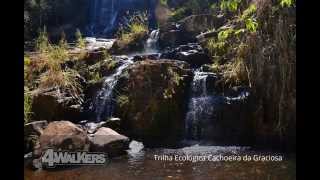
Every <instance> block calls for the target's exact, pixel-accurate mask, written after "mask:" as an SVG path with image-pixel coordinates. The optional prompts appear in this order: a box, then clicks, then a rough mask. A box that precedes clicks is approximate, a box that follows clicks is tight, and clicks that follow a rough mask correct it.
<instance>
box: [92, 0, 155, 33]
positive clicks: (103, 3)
mask: <svg viewBox="0 0 320 180" xmlns="http://www.w3.org/2000/svg"><path fill="white" fill-rule="evenodd" d="M156 4H157V1H156V0H148V1H142V0H91V3H90V12H89V15H90V18H89V19H90V22H89V24H88V26H87V33H88V35H89V36H94V37H97V36H101V37H111V35H112V34H113V33H114V32H115V31H116V29H117V28H118V27H119V24H121V19H122V18H124V17H126V16H127V15H128V13H129V12H134V11H145V10H147V11H148V12H151V13H152V17H154V9H155V6H156ZM154 21H155V19H150V24H155V22H154Z"/></svg>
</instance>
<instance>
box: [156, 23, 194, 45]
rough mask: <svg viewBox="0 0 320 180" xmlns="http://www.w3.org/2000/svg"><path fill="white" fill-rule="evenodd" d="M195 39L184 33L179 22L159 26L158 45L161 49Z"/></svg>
mask: <svg viewBox="0 0 320 180" xmlns="http://www.w3.org/2000/svg"><path fill="white" fill-rule="evenodd" d="M195 41H196V38H194V37H192V36H189V35H188V34H187V33H184V32H183V30H182V29H181V26H180V25H179V24H176V23H172V24H168V25H166V26H163V27H161V28H160V36H159V46H160V48H162V49H164V48H166V47H175V46H178V45H182V44H186V43H188V42H195Z"/></svg>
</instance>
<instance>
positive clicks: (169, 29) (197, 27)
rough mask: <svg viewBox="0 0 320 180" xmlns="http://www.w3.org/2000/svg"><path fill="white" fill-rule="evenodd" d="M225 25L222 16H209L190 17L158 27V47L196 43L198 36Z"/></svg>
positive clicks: (224, 19)
mask: <svg viewBox="0 0 320 180" xmlns="http://www.w3.org/2000/svg"><path fill="white" fill-rule="evenodd" d="M225 23H226V18H225V17H224V16H222V15H218V16H214V15H211V14H200V15H191V16H188V17H186V18H184V19H182V20H180V21H179V22H177V23H172V22H170V23H168V24H166V25H163V26H161V27H160V38H159V45H160V47H161V48H165V47H168V46H169V47H174V46H178V45H181V44H186V43H188V42H196V41H197V36H198V35H199V34H201V33H203V32H207V31H208V30H212V29H218V28H219V27H221V26H223V24H225Z"/></svg>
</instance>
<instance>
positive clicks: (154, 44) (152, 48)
mask: <svg viewBox="0 0 320 180" xmlns="http://www.w3.org/2000/svg"><path fill="white" fill-rule="evenodd" d="M158 40H159V29H156V30H153V31H151V33H150V35H149V38H148V39H147V41H146V43H145V45H144V51H145V52H144V53H148V54H151V53H158Z"/></svg>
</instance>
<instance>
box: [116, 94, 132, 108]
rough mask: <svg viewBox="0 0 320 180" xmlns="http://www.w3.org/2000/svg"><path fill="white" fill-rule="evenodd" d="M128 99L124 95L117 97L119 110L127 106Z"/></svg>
mask: <svg viewBox="0 0 320 180" xmlns="http://www.w3.org/2000/svg"><path fill="white" fill-rule="evenodd" d="M129 102H130V101H129V97H128V96H126V95H119V96H118V97H117V104H118V105H119V107H120V108H123V107H125V106H126V105H128V104H129Z"/></svg>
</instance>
